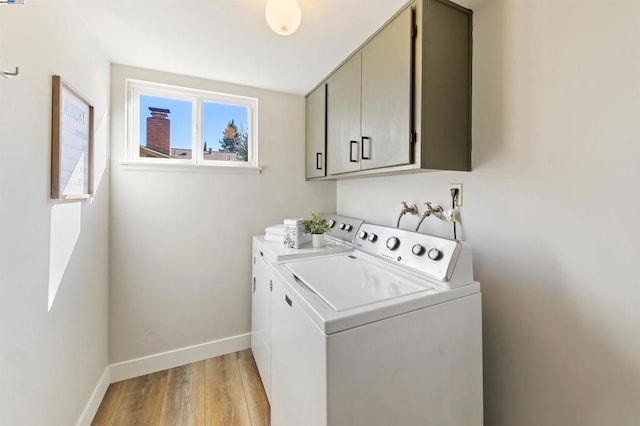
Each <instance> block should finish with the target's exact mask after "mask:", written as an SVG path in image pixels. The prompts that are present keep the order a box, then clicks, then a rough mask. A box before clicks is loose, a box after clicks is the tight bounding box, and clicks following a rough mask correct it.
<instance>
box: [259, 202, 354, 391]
mask: <svg viewBox="0 0 640 426" xmlns="http://www.w3.org/2000/svg"><path fill="white" fill-rule="evenodd" d="M322 216H323V217H324V218H325V219H326V220H327V222H328V223H329V226H330V227H331V228H330V230H329V231H328V232H327V233H325V243H326V244H325V246H324V247H320V248H313V247H311V243H310V242H309V243H308V244H304V245H303V246H302V247H301V248H298V249H292V248H287V247H285V246H284V244H283V243H278V242H272V241H266V240H265V238H264V236H262V235H258V236H254V237H253V267H252V274H253V277H252V298H251V350H252V352H253V357H254V359H255V361H256V366H257V367H258V372H259V373H260V378H261V379H262V384H263V386H264V390H265V393H266V394H267V398H269V400H270V399H271V295H272V292H273V288H274V286H273V277H272V275H273V274H272V271H271V269H272V268H271V266H270V265H271V264H272V263H273V262H283V261H287V260H293V259H304V258H310V257H318V256H326V255H330V254H337V253H347V252H353V239H354V237H355V234H356V231H357V230H358V228H359V227H360V225H361V224H362V220H361V219H356V218H352V217H346V216H339V215H333V214H325V213H323V214H322Z"/></svg>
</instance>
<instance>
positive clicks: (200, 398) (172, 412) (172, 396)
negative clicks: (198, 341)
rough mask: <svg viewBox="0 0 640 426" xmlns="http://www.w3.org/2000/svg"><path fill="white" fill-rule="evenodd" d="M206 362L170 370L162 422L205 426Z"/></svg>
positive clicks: (169, 425)
mask: <svg viewBox="0 0 640 426" xmlns="http://www.w3.org/2000/svg"><path fill="white" fill-rule="evenodd" d="M204 401H205V395H204V361H200V362H196V363H193V364H188V365H183V366H181V367H176V368H172V369H171V370H169V377H168V380H167V390H166V397H165V399H164V404H163V405H162V412H161V416H160V422H159V423H157V424H160V425H167V426H174V425H181V426H202V425H204V424H205V411H204V410H205V404H204Z"/></svg>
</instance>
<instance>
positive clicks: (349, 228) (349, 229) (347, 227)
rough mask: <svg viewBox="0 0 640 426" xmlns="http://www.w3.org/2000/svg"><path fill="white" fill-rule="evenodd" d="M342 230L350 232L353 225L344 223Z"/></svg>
mask: <svg viewBox="0 0 640 426" xmlns="http://www.w3.org/2000/svg"><path fill="white" fill-rule="evenodd" d="M344 230H345V231H347V232H351V231H352V230H353V225H349V224H347V225H345V226H344Z"/></svg>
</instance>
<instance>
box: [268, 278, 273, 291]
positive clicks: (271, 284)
mask: <svg viewBox="0 0 640 426" xmlns="http://www.w3.org/2000/svg"><path fill="white" fill-rule="evenodd" d="M269 291H273V281H271V280H269Z"/></svg>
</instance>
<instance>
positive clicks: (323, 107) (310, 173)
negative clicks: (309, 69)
mask: <svg viewBox="0 0 640 426" xmlns="http://www.w3.org/2000/svg"><path fill="white" fill-rule="evenodd" d="M305 131H306V139H305V140H306V153H307V154H306V156H307V160H306V177H307V179H313V178H319V177H325V176H326V175H327V167H326V158H327V157H326V155H325V154H326V145H327V136H326V135H327V85H326V84H321V85H320V86H319V87H318V88H316V89H315V90H314V91H313V92H311V93H310V94H309V95H307V99H306V129H305Z"/></svg>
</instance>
